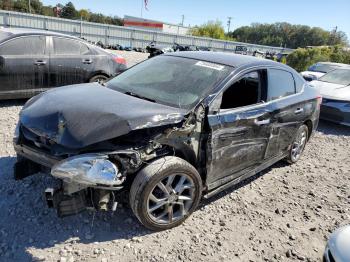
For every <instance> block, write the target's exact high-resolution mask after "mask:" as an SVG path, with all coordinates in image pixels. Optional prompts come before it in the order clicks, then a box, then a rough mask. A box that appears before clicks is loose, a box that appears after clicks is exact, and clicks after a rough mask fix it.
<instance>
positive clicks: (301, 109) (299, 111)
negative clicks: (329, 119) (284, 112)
mask: <svg viewBox="0 0 350 262" xmlns="http://www.w3.org/2000/svg"><path fill="white" fill-rule="evenodd" d="M302 112H304V108H298V109H297V110H295V111H294V114H296V115H298V114H301V113H302Z"/></svg>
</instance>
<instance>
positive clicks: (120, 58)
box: [113, 56, 126, 65]
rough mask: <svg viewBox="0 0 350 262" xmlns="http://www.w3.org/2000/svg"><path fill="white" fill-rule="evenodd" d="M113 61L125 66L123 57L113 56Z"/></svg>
mask: <svg viewBox="0 0 350 262" xmlns="http://www.w3.org/2000/svg"><path fill="white" fill-rule="evenodd" d="M113 61H114V62H116V63H117V64H122V65H126V60H125V58H124V57H120V56H114V57H113Z"/></svg>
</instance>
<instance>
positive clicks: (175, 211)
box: [130, 157, 202, 231]
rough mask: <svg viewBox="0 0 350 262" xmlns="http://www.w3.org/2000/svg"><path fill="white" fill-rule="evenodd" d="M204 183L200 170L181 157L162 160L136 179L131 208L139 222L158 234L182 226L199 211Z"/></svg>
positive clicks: (146, 168)
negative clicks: (193, 213) (197, 209)
mask: <svg viewBox="0 0 350 262" xmlns="http://www.w3.org/2000/svg"><path fill="white" fill-rule="evenodd" d="M201 194H202V180H201V177H200V175H199V174H198V172H197V170H196V169H195V168H194V167H193V166H192V165H190V164H189V163H188V162H186V161H185V160H183V159H181V158H178V157H164V158H161V159H158V160H156V161H154V162H152V163H150V164H149V165H148V166H146V167H145V168H144V169H142V170H141V171H140V172H139V173H138V174H137V176H136V178H135V180H134V182H133V183H132V186H131V190H130V206H131V208H132V210H133V212H134V214H135V215H136V217H137V218H138V220H139V221H140V222H141V223H142V224H143V225H144V226H145V227H147V228H149V229H151V230H155V231H160V230H165V229H170V228H173V227H176V226H178V225H180V224H181V223H182V222H183V221H185V220H186V218H188V217H189V216H190V215H191V214H192V212H193V211H194V210H195V209H196V208H197V206H198V204H199V202H200V199H201Z"/></svg>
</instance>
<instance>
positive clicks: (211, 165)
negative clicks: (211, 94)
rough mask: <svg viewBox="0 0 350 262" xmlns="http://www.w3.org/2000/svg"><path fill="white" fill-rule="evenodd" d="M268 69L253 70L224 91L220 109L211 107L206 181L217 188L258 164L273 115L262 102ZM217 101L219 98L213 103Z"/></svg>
mask: <svg viewBox="0 0 350 262" xmlns="http://www.w3.org/2000/svg"><path fill="white" fill-rule="evenodd" d="M264 96H266V70H258V71H251V72H248V73H246V74H244V75H243V76H241V77H240V78H239V79H238V80H237V81H234V82H233V84H232V85H231V86H229V87H228V88H227V89H226V90H225V91H224V92H223V93H222V98H220V97H218V98H217V99H219V100H220V99H221V102H219V104H221V106H220V109H219V110H218V112H215V111H216V110H215V109H214V110H213V109H210V111H211V112H209V114H208V124H209V129H210V134H209V139H208V143H207V146H208V148H207V157H208V161H207V183H208V185H209V189H210V188H215V187H217V186H219V185H220V184H224V183H226V182H228V181H230V180H232V179H234V178H236V177H238V176H240V172H241V171H243V170H248V169H250V168H254V167H256V166H257V165H259V164H260V163H261V162H262V161H263V159H264V156H265V151H266V148H267V146H268V141H269V137H270V133H271V114H270V112H269V110H268V108H267V107H266V105H265V103H264V102H263V100H264ZM216 104H218V103H217V101H215V102H214V103H213V105H216Z"/></svg>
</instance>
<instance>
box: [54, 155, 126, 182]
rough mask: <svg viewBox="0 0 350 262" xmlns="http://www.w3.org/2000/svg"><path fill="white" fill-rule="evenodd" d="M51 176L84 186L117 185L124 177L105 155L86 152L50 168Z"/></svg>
mask: <svg viewBox="0 0 350 262" xmlns="http://www.w3.org/2000/svg"><path fill="white" fill-rule="evenodd" d="M51 174H52V176H54V177H56V178H59V179H62V180H63V181H65V182H67V183H76V184H82V185H86V186H98V185H104V186H111V187H113V186H118V185H121V184H122V183H123V182H124V180H125V177H124V176H123V175H122V174H121V172H120V169H119V167H118V166H117V164H115V163H112V162H111V161H110V160H109V157H108V156H107V155H99V154H86V155H80V156H75V157H72V158H67V159H65V160H63V161H61V162H59V163H58V164H56V165H55V166H54V167H53V168H52V169H51Z"/></svg>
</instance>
